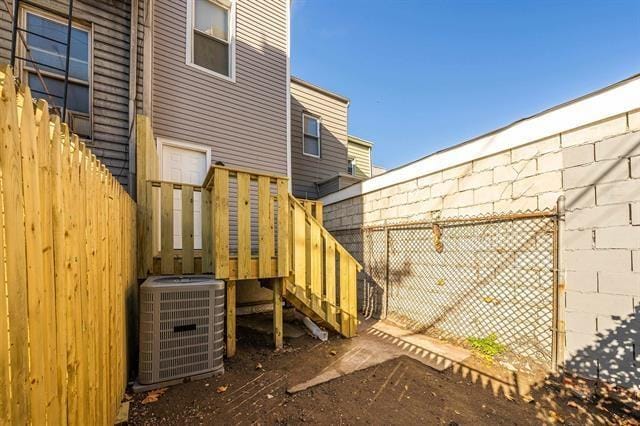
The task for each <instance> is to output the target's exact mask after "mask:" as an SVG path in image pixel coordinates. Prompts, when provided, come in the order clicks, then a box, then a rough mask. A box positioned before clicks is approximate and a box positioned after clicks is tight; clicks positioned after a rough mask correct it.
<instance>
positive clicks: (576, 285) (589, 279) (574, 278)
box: [566, 271, 598, 293]
mask: <svg viewBox="0 0 640 426" xmlns="http://www.w3.org/2000/svg"><path fill="white" fill-rule="evenodd" d="M566 288H567V290H572V291H579V292H583V293H588V292H593V293H596V292H597V291H598V274H597V272H595V271H567V282H566Z"/></svg>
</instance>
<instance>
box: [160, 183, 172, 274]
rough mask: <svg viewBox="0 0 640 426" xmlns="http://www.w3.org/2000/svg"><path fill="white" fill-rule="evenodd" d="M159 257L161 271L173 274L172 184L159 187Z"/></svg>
mask: <svg viewBox="0 0 640 426" xmlns="http://www.w3.org/2000/svg"><path fill="white" fill-rule="evenodd" d="M160 218H161V219H160V253H161V254H160V257H161V258H162V268H161V270H162V273H163V274H173V272H174V270H173V185H171V184H169V183H163V184H162V186H161V188H160Z"/></svg>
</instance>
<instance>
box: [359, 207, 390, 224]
mask: <svg viewBox="0 0 640 426" xmlns="http://www.w3.org/2000/svg"><path fill="white" fill-rule="evenodd" d="M386 210H388V209H385V210H384V211H386ZM363 219H364V222H365V223H368V222H372V221H374V220H378V219H380V210H374V211H371V212H364V215H363Z"/></svg>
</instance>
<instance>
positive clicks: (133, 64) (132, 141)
mask: <svg viewBox="0 0 640 426" xmlns="http://www.w3.org/2000/svg"><path fill="white" fill-rule="evenodd" d="M130 24H131V28H130V31H129V34H130V35H129V37H130V41H129V156H128V160H129V176H128V182H129V185H128V189H129V195H131V196H132V197H133V198H134V199H135V198H136V192H137V191H136V174H137V171H136V98H137V95H138V0H131V22H130Z"/></svg>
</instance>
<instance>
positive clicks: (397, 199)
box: [389, 192, 409, 206]
mask: <svg viewBox="0 0 640 426" xmlns="http://www.w3.org/2000/svg"><path fill="white" fill-rule="evenodd" d="M408 200H409V196H408V195H407V193H406V192H403V193H401V194H396V195H393V196H391V197H389V205H390V206H399V205H402V204H406V203H407V201H408Z"/></svg>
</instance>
